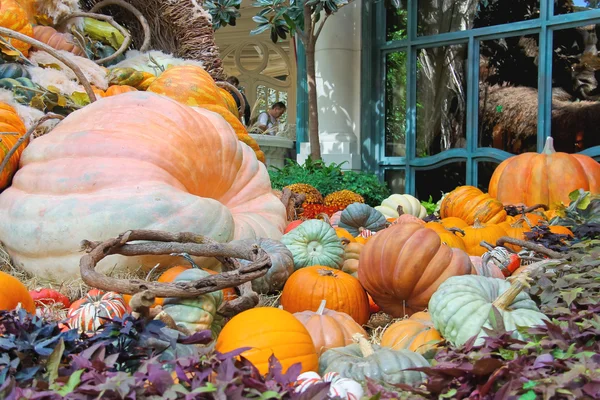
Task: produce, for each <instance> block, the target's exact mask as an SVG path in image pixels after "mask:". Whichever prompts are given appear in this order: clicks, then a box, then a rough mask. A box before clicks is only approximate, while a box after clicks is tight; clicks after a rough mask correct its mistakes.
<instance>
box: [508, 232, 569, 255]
mask: <svg viewBox="0 0 600 400" xmlns="http://www.w3.org/2000/svg"><path fill="white" fill-rule="evenodd" d="M504 243H510V244H514V245H516V246H520V247H523V248H525V249H528V250H533V251H535V252H536V253H540V254H543V255H545V256H547V257H549V258H554V259H564V258H566V255H565V254H562V253H559V252H556V251H554V250H550V249H548V248H546V247H544V246H542V245H540V244H536V243H532V242H530V241H527V240H520V239H515V238H511V237H508V236H502V237H501V238H500V239H498V240H497V241H496V246H504Z"/></svg>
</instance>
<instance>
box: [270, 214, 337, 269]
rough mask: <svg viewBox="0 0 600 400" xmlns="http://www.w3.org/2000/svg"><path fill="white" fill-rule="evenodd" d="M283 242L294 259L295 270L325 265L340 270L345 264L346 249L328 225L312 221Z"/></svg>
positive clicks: (291, 232)
mask: <svg viewBox="0 0 600 400" xmlns="http://www.w3.org/2000/svg"><path fill="white" fill-rule="evenodd" d="M281 242H282V243H283V244H285V245H286V246H287V248H288V249H289V250H290V251H291V252H292V256H293V257H294V269H296V270H297V269H300V268H304V267H310V266H313V265H323V266H326V267H330V268H336V269H340V268H341V267H342V264H343V263H344V247H343V246H342V242H341V241H340V238H339V237H338V235H337V234H336V233H335V230H334V229H333V228H332V227H331V225H329V224H328V223H326V222H324V221H321V220H318V219H311V220H308V221H305V222H303V223H302V224H300V225H299V226H298V227H297V228H296V229H293V230H292V231H290V232H288V233H286V234H285V235H283V237H282V238H281Z"/></svg>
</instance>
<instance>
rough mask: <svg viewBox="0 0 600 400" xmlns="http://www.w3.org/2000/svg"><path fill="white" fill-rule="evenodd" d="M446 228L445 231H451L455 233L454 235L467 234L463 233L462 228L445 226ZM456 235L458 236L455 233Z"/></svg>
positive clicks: (463, 235)
mask: <svg viewBox="0 0 600 400" xmlns="http://www.w3.org/2000/svg"><path fill="white" fill-rule="evenodd" d="M446 230H447V231H450V232H452V233H453V234H455V235H456V234H457V233H460V234H462V237H465V236H467V234H466V233H465V231H463V230H462V229H460V228H456V227H452V228H446ZM456 236H458V235H456Z"/></svg>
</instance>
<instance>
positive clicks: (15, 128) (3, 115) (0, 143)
mask: <svg viewBox="0 0 600 400" xmlns="http://www.w3.org/2000/svg"><path fill="white" fill-rule="evenodd" d="M0 132H15V133H17V134H16V135H1V136H0V138H1V139H2V140H0V162H2V160H3V159H4V157H5V156H6V154H8V152H9V151H10V149H11V148H12V147H13V146H14V145H15V144H16V143H17V140H19V138H20V137H21V136H23V135H24V134H25V132H26V129H25V124H24V123H23V121H22V120H21V118H20V117H19V115H18V114H17V111H16V110H15V109H14V108H13V107H12V106H10V105H8V104H6V103H2V102H0ZM25 146H27V143H25V142H23V144H22V145H21V146H19V148H18V149H17V151H16V152H15V153H14V154H13V155H12V156H11V157H10V160H9V161H8V164H6V167H4V170H3V171H0V190H2V189H4V188H5V187H7V186H8V185H9V184H10V181H11V179H12V177H13V175H14V174H15V172H16V171H17V168H18V167H19V159H20V158H21V153H23V150H24V149H25Z"/></svg>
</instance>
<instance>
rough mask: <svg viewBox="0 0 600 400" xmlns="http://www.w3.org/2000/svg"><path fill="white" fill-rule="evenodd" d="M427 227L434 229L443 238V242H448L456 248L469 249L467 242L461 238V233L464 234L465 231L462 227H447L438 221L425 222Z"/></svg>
mask: <svg viewBox="0 0 600 400" xmlns="http://www.w3.org/2000/svg"><path fill="white" fill-rule="evenodd" d="M425 228H429V229H433V230H434V231H435V232H436V233H437V234H438V235H439V236H440V239H442V243H445V244H447V245H448V246H450V247H454V248H455V249H461V250H462V251H467V248H466V247H465V242H464V241H463V240H462V239H461V236H460V235H464V231H463V230H462V229H460V228H446V227H444V226H443V225H442V224H440V223H438V222H433V221H432V222H428V223H426V224H425Z"/></svg>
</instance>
